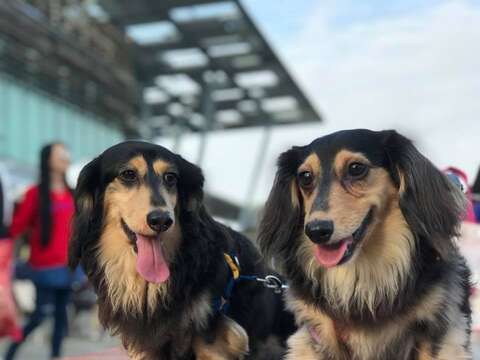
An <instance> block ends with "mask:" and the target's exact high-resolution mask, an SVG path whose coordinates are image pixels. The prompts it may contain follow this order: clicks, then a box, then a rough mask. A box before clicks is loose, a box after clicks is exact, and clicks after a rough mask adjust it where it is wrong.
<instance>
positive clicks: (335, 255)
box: [314, 239, 351, 268]
mask: <svg viewBox="0 0 480 360" xmlns="http://www.w3.org/2000/svg"><path fill="white" fill-rule="evenodd" d="M349 242H351V241H350V239H343V240H341V241H340V246H339V247H338V248H334V249H332V248H329V247H326V246H321V245H316V246H315V250H314V255H315V259H317V261H318V263H319V264H320V265H321V266H323V267H324V268H331V267H333V266H335V265H337V264H338V263H339V262H340V260H342V258H343V255H344V254H345V251H347V245H348V243H349Z"/></svg>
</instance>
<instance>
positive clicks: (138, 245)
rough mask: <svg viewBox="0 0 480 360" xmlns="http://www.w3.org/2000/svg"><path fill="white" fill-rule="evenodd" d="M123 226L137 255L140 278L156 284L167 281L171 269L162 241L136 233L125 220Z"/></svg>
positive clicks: (122, 221)
mask: <svg viewBox="0 0 480 360" xmlns="http://www.w3.org/2000/svg"><path fill="white" fill-rule="evenodd" d="M121 224H122V229H123V231H124V232H125V234H126V235H127V237H128V239H129V241H130V243H131V244H132V246H133V250H134V251H135V253H136V254H137V260H136V269H137V272H138V273H139V274H140V276H141V277H142V278H144V279H145V280H146V281H148V282H151V283H154V284H160V283H163V282H165V281H167V280H168V278H169V277H170V269H169V268H168V264H167V261H166V260H165V256H164V254H163V248H162V244H161V242H160V239H158V237H155V236H145V235H142V234H138V233H135V232H134V231H133V230H131V229H130V228H129V227H128V225H127V223H126V222H125V221H124V220H123V219H122V220H121Z"/></svg>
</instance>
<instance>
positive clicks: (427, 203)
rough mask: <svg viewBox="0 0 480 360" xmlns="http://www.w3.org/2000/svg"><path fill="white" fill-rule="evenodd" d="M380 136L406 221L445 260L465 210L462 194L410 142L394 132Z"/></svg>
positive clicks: (452, 245) (452, 246)
mask: <svg viewBox="0 0 480 360" xmlns="http://www.w3.org/2000/svg"><path fill="white" fill-rule="evenodd" d="M383 136H384V137H383V141H384V146H385V149H386V152H387V158H388V160H389V167H390V173H391V175H392V178H393V180H394V182H395V183H396V184H397V186H398V189H399V195H400V199H399V203H400V209H401V211H402V213H403V216H404V217H405V220H406V221H407V223H408V225H409V226H410V229H411V230H412V232H413V233H414V235H415V236H416V237H417V238H418V239H421V240H427V241H430V242H431V245H432V246H433V248H434V249H436V251H437V252H438V253H439V255H440V256H441V257H442V258H446V257H448V255H449V254H450V253H451V251H452V250H453V248H454V243H453V241H452V238H453V237H455V236H457V235H458V230H459V224H460V220H461V217H462V215H463V214H464V211H465V197H464V196H463V193H462V192H461V191H460V189H457V188H456V187H455V186H454V185H453V184H452V183H451V182H450V181H449V180H448V179H447V177H446V176H445V175H444V174H443V173H442V172H441V171H440V170H438V169H437V168H436V167H435V166H434V165H433V164H432V163H431V162H430V161H429V160H428V159H427V158H426V157H425V156H423V155H422V154H421V153H420V152H419V151H418V150H417V149H416V148H415V146H414V145H413V144H412V142H411V141H410V140H409V139H407V138H406V137H404V136H402V135H400V134H398V133H397V132H396V131H393V130H390V131H384V132H383Z"/></svg>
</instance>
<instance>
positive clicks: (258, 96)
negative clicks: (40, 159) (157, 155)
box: [97, 0, 321, 135]
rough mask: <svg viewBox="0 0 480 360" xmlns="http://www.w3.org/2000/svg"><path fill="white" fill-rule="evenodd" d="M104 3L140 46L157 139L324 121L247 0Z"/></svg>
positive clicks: (146, 112) (137, 56)
mask: <svg viewBox="0 0 480 360" xmlns="http://www.w3.org/2000/svg"><path fill="white" fill-rule="evenodd" d="M97 2H98V4H99V5H100V7H101V9H103V11H105V15H106V16H107V17H108V21H109V23H111V24H113V25H115V26H117V27H119V28H120V30H122V31H124V32H125V34H126V35H127V36H128V37H129V38H130V39H131V40H132V42H133V45H132V49H133V53H134V61H135V68H136V71H137V80H138V81H139V83H140V85H141V86H142V87H143V107H142V118H143V119H144V120H145V121H146V122H147V123H148V125H149V126H150V127H151V128H153V129H154V135H159V134H165V129H171V128H172V126H171V125H179V126H182V127H185V128H187V129H190V130H191V131H211V130H215V129H231V128H241V127H250V126H265V125H273V126H275V125H283V124H299V123H305V122H318V121H321V117H320V115H319V114H318V112H317V111H316V110H315V108H314V107H313V106H312V104H311V103H310V101H309V100H308V99H307V97H306V96H305V95H304V93H303V92H302V90H301V89H300V88H299V87H298V85H297V84H296V82H295V81H294V80H293V79H292V77H291V75H290V74H289V72H288V71H287V69H286V68H285V66H284V65H283V64H282V62H281V61H280V59H279V58H278V56H277V55H276V54H275V52H274V51H273V50H272V48H271V46H270V45H269V44H268V42H267V40H266V39H265V37H264V36H263V35H262V34H261V33H260V31H259V29H258V28H257V26H256V25H255V24H254V22H253V21H252V19H251V17H250V16H249V15H248V14H247V12H246V11H245V9H244V7H243V6H242V4H241V3H240V1H239V0H161V1H158V0H135V1H128V0H121V1H120V0H97Z"/></svg>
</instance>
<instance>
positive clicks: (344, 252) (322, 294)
mask: <svg viewBox="0 0 480 360" xmlns="http://www.w3.org/2000/svg"><path fill="white" fill-rule="evenodd" d="M463 211H464V198H463V194H462V193H461V191H460V190H459V189H457V188H456V187H455V186H454V185H453V183H451V182H450V181H449V180H448V179H447V178H446V177H445V176H444V175H443V174H442V173H441V172H440V171H438V170H437V169H436V168H435V167H434V166H433V165H432V163H431V162H430V161H429V160H427V159H426V158H425V157H424V156H423V155H422V154H420V152H419V151H418V150H417V149H416V148H415V147H414V146H413V145H412V143H411V141H410V140H408V139H407V138H405V137H404V136H402V135H400V134H398V133H397V132H395V131H381V132H374V131H369V130H347V131H340V132H336V133H333V134H330V135H327V136H324V137H321V138H318V139H316V140H315V141H313V142H312V143H311V144H310V145H307V146H303V147H293V148H292V149H291V150H289V151H287V152H285V153H283V154H282V155H281V156H280V158H279V160H278V171H277V175H276V179H275V182H274V185H273V188H272V190H271V193H270V197H269V199H268V202H267V204H266V208H265V213H264V215H263V219H262V221H261V225H260V234H259V242H260V245H261V247H262V250H263V251H264V252H265V253H266V254H268V255H269V256H271V257H273V259H274V262H275V264H276V265H277V266H280V267H281V270H282V271H283V272H284V273H285V275H286V277H287V279H288V281H289V284H290V289H289V292H288V294H287V298H288V300H287V301H288V304H289V307H290V308H291V309H292V310H293V312H294V313H295V317H296V321H297V323H298V325H299V330H298V331H297V332H296V333H295V335H293V336H292V337H291V338H290V339H289V340H288V347H289V350H288V355H287V357H286V358H287V359H289V360H293V359H295V360H303V359H308V360H313V359H318V360H327V359H328V360H397V359H398V360H432V359H442V360H459V359H471V351H470V323H471V314H470V306H469V302H468V290H469V286H470V272H469V270H468V268H467V267H466V265H465V261H464V259H463V257H462V256H461V255H460V254H459V252H458V250H457V247H456V245H455V243H454V238H455V237H456V236H457V231H458V226H459V222H460V218H461V216H462V213H463Z"/></svg>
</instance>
